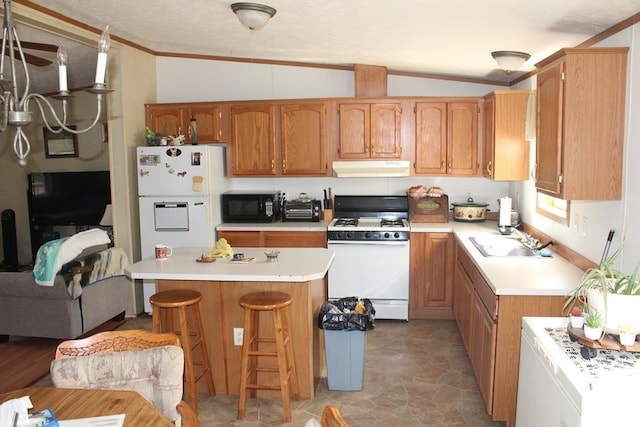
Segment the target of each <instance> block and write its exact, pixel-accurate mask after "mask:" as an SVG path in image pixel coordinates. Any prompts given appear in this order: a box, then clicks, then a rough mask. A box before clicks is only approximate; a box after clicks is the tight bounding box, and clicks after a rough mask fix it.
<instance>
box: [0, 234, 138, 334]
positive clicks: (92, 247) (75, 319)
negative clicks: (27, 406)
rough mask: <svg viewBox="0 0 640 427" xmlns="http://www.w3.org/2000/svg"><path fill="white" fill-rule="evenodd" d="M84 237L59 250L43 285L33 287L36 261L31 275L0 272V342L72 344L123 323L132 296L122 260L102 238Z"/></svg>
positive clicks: (115, 249)
mask: <svg viewBox="0 0 640 427" xmlns="http://www.w3.org/2000/svg"><path fill="white" fill-rule="evenodd" d="M94 235H98V234H97V233H93V234H92V236H94ZM86 236H88V235H85V236H83V238H84V239H85V240H83V239H72V242H67V243H69V244H67V245H66V246H63V248H64V249H67V250H61V251H60V252H59V253H58V257H57V260H56V266H55V267H54V270H55V275H53V274H52V277H51V278H50V280H48V281H47V283H46V284H38V283H36V277H34V276H36V274H35V271H36V266H37V265H38V260H36V266H34V272H31V271H27V272H0V341H6V340H7V339H8V337H9V336H23V337H42V338H56V339H73V338H77V337H79V336H81V335H83V334H85V333H86V332H89V331H91V330H92V329H94V328H96V327H97V326H100V325H101V324H103V323H104V322H106V321H108V320H110V319H114V318H121V319H124V313H125V311H126V309H127V307H128V301H129V298H130V293H131V284H130V282H129V279H127V277H126V276H125V275H124V267H126V265H127V262H128V259H127V256H126V254H124V252H123V251H122V249H120V248H114V247H108V245H107V244H106V242H104V241H103V240H102V235H99V237H100V239H98V240H96V239H94V238H91V239H89V240H87V239H86ZM79 242H80V244H78V243H79ZM100 242H101V243H100ZM43 246H44V245H43ZM70 246H71V247H72V250H68V249H69V247H70ZM63 252H64V255H63ZM69 258H71V259H69ZM58 264H61V265H60V266H58ZM114 264H115V267H113V268H105V265H114ZM105 272H106V273H105ZM41 283H42V282H41Z"/></svg>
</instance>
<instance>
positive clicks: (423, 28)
mask: <svg viewBox="0 0 640 427" xmlns="http://www.w3.org/2000/svg"><path fill="white" fill-rule="evenodd" d="M264 1H265V4H267V5H269V6H271V7H273V8H275V9H276V10H277V13H276V15H275V16H274V17H273V18H272V19H271V20H270V22H269V23H268V24H267V26H266V27H265V28H263V29H261V30H258V31H250V30H248V29H246V28H244V27H243V26H242V25H241V24H240V23H239V21H238V19H237V17H236V15H235V14H234V13H233V11H232V10H231V8H230V4H231V3H232V2H233V1H229V0H189V1H184V0H183V1H176V0H171V1H169V0H135V1H127V0H112V1H104V0H64V1H63V0H31V1H27V0H16V2H19V3H23V4H27V5H29V4H31V5H37V6H41V7H44V8H47V9H50V10H52V11H55V12H58V13H60V14H62V15H65V16H67V17H69V18H71V19H74V20H77V21H79V22H82V23H84V24H87V25H89V26H92V27H95V28H96V29H100V30H101V29H103V28H104V27H105V26H106V25H109V26H110V31H111V34H112V35H113V36H115V37H119V38H122V39H125V40H128V41H130V42H132V43H135V44H137V45H139V46H142V47H144V48H146V49H149V50H151V51H152V52H155V53H158V54H192V55H204V56H205V57H223V58H236V59H251V60H258V61H284V62H286V63H305V64H316V65H320V66H325V65H328V66H347V67H349V66H352V65H353V64H369V65H381V66H385V67H387V68H388V69H389V71H390V73H399V74H403V73H404V74H413V73H416V74H424V75H431V74H435V75H442V76H445V77H453V78H463V79H472V80H480V81H487V82H496V83H503V84H504V83H508V82H511V81H513V80H514V79H517V78H518V77H520V76H522V75H523V74H526V73H527V72H529V71H531V70H533V69H534V65H535V63H536V62H538V61H540V60H542V59H544V58H545V57H547V56H549V55H550V54H552V53H554V52H555V51H557V50H558V49H561V48H564V47H574V46H577V45H579V44H581V43H583V42H585V41H586V40H588V39H590V38H591V37H593V36H596V35H597V34H599V33H601V32H602V31H604V30H607V29H609V28H610V27H612V26H615V25H616V24H618V23H620V22H621V21H624V20H625V19H627V18H630V17H632V16H634V15H636V14H637V13H640V0H565V1H557V0H536V1H531V0H476V1H469V0H447V1H442V0H322V1H317V0H264ZM19 35H20V37H21V40H29V41H41V42H48V43H53V44H59V43H60V42H63V43H64V44H65V46H68V47H67V48H72V49H74V50H75V51H74V52H70V56H71V57H72V59H71V60H72V61H73V62H71V64H70V66H69V72H70V80H71V84H72V85H73V84H74V83H75V84H78V85H86V84H90V83H91V81H92V78H93V75H92V73H93V66H94V64H95V55H96V52H95V49H93V48H89V47H87V46H83V45H78V46H76V45H74V44H73V43H70V42H68V41H65V39H64V37H59V36H55V35H51V34H48V33H41V32H38V31H34V30H31V29H27V28H20V29H19ZM97 38H98V35H96V40H97ZM494 50H517V51H523V52H527V53H529V54H530V55H531V59H529V60H528V61H527V62H526V63H525V64H524V65H523V66H522V67H521V68H520V69H519V70H518V71H516V72H514V73H512V74H510V75H507V74H505V73H504V72H503V71H502V70H500V69H498V67H497V64H496V62H495V60H494V59H493V58H492V57H491V52H492V51H494ZM74 55H75V57H74ZM50 57H52V58H54V57H55V53H54V54H51V55H50ZM78 61H80V62H78ZM82 64H85V66H84V67H83V66H82ZM49 68H50V69H49V72H50V74H52V76H53V86H50V87H53V88H54V89H52V90H55V85H56V84H57V80H55V79H56V78H57V77H55V76H56V74H55V67H54V66H50V67H49ZM40 71H41V72H42V73H41V74H40V75H37V76H35V77H33V79H34V80H37V79H42V80H43V82H42V83H44V80H45V79H46V78H45V71H46V70H40ZM38 84H40V83H38Z"/></svg>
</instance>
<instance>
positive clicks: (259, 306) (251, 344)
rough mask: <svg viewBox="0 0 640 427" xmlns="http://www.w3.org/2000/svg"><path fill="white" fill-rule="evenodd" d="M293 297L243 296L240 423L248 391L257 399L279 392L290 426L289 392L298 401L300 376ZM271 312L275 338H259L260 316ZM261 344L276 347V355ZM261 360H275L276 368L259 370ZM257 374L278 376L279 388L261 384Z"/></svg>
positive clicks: (270, 295)
mask: <svg viewBox="0 0 640 427" xmlns="http://www.w3.org/2000/svg"><path fill="white" fill-rule="evenodd" d="M291 301H292V299H291V296H290V295H289V294H286V293H284V292H254V293H250V294H246V295H243V296H242V297H241V298H240V305H241V306H242V307H243V308H244V337H243V342H242V362H241V367H240V395H239V400H238V419H240V420H241V419H243V418H244V415H245V407H246V400H247V390H250V393H249V394H250V396H251V397H255V396H256V391H257V390H280V394H281V395H282V410H283V412H284V420H285V422H287V423H288V422H291V404H290V401H289V393H290V390H291V392H292V394H293V398H294V399H296V400H298V399H299V398H300V392H299V389H298V375H297V373H296V367H295V362H294V360H293V343H292V342H291V329H290V327H289V312H288V307H289V306H290V305H291ZM261 311H271V313H272V314H273V326H274V331H275V338H264V337H260V336H259V329H260V328H259V326H260V322H259V319H260V316H259V315H260V312H261ZM261 343H271V344H273V343H275V351H265V350H261V349H259V348H258V344H261ZM258 357H275V358H277V361H278V366H277V367H276V368H273V367H266V366H264V367H263V366H260V367H259V366H258ZM258 372H271V373H278V376H279V385H267V384H258Z"/></svg>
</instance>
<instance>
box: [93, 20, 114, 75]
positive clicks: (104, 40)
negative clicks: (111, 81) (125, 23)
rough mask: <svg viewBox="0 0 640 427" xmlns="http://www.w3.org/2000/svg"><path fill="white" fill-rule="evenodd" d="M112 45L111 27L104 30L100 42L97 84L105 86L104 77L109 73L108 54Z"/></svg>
mask: <svg viewBox="0 0 640 427" xmlns="http://www.w3.org/2000/svg"><path fill="white" fill-rule="evenodd" d="M110 45H111V40H110V38H109V26H108V25H107V27H106V28H105V29H104V31H103V32H102V35H101V36H100V41H99V42H98V63H97V65H96V84H99V85H104V77H105V74H106V72H107V52H108V51H109V47H110Z"/></svg>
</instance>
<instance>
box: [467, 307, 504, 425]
mask: <svg viewBox="0 0 640 427" xmlns="http://www.w3.org/2000/svg"><path fill="white" fill-rule="evenodd" d="M472 316H473V317H472V320H471V354H470V355H471V366H473V370H474V372H475V374H476V380H477V381H478V387H479V388H480V395H481V396H482V399H483V400H484V404H485V406H486V408H487V413H488V414H489V415H491V414H492V412H493V382H494V368H495V354H496V330H497V327H496V322H495V321H494V320H493V318H492V317H491V315H490V314H489V313H488V312H487V310H486V309H485V307H484V305H483V304H482V301H481V300H480V298H478V297H477V296H476V297H475V298H474V300H473V307H472Z"/></svg>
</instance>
